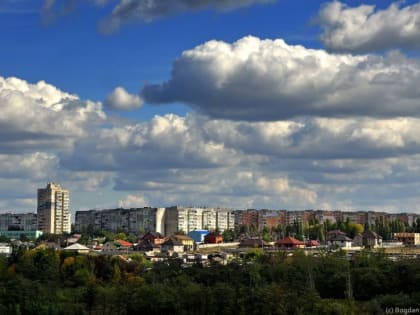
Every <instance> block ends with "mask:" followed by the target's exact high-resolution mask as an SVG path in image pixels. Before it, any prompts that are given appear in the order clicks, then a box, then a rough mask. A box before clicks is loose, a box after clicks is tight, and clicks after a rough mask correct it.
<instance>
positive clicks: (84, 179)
mask: <svg viewBox="0 0 420 315" xmlns="http://www.w3.org/2000/svg"><path fill="white" fill-rule="evenodd" d="M302 8H305V9H304V10H302ZM419 25H420V2H419V1H412V0H410V1H404V2H398V1H389V0H386V1H381V2H380V3H375V4H372V2H367V1H355V0H352V1H326V2H324V3H321V2H310V3H308V1H304V0H298V1H292V0H282V1H280V0H238V1H231V0H222V1H217V2H215V1H208V0H199V1H196V2H195V4H194V5H190V4H189V2H185V1H178V0H174V1H171V2H166V1H160V0H150V1H147V3H146V2H145V1H132V0H127V1H122V0H109V1H106V0H105V1H103V0H102V1H99V0H90V1H77V0H76V1H68V0H55V1H41V0H39V1H29V0H22V1H12V0H4V1H2V2H1V4H0V26H1V27H0V36H1V38H2V50H1V51H0V111H1V115H0V213H4V212H6V211H16V212H34V211H35V210H36V208H37V195H36V189H37V188H38V187H44V186H45V184H46V183H48V182H58V183H60V184H61V185H62V186H63V187H65V188H66V189H68V190H69V191H71V196H72V197H71V205H70V210H71V212H72V213H73V214H74V213H75V212H76V211H77V210H88V209H95V208H99V209H106V208H109V209H110V208H116V207H122V208H130V207H146V206H154V207H169V206H172V205H207V206H209V207H213V206H218V207H222V208H231V209H248V208H255V209H293V210H295V209H327V210H334V209H342V210H344V211H351V210H355V211H356V210H364V211H384V212H389V213H401V212H409V213H417V214H418V213H420V195H419V193H418V192H419V191H420V162H419V161H420V159H419V158H420V139H419V138H418V136H417V133H418V130H419V128H420V95H419V93H418V83H417V82H419V77H420V60H419V47H420V46H419V45H418V43H419V42H420V27H419Z"/></svg>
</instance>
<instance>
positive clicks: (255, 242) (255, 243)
mask: <svg viewBox="0 0 420 315" xmlns="http://www.w3.org/2000/svg"><path fill="white" fill-rule="evenodd" d="M239 247H241V248H258V247H260V248H262V247H271V244H270V243H268V242H266V241H264V240H263V239H259V238H248V239H244V240H241V242H240V243H239Z"/></svg>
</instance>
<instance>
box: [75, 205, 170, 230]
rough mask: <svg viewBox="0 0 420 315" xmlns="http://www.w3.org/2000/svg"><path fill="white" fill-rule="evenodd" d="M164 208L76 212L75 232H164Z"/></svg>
mask: <svg viewBox="0 0 420 315" xmlns="http://www.w3.org/2000/svg"><path fill="white" fill-rule="evenodd" d="M164 210H165V209H164V208H151V207H144V208H131V209H123V208H116V209H105V210H87V211H77V212H76V222H75V230H76V231H77V232H84V231H88V232H99V231H110V232H114V233H115V232H119V231H124V232H126V233H134V234H137V233H141V232H147V231H149V232H159V233H163V232H164V226H163V219H164Z"/></svg>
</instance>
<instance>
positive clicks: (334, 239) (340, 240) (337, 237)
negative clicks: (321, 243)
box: [327, 230, 352, 248]
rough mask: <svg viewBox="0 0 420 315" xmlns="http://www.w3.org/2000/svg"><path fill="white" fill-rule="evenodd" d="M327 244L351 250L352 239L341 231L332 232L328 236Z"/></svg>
mask: <svg viewBox="0 0 420 315" xmlns="http://www.w3.org/2000/svg"><path fill="white" fill-rule="evenodd" d="M327 244H328V246H330V247H341V248H351V246H352V239H351V238H350V237H348V236H347V235H346V233H344V232H342V231H340V230H334V231H330V232H328V234H327Z"/></svg>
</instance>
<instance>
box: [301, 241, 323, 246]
mask: <svg viewBox="0 0 420 315" xmlns="http://www.w3.org/2000/svg"><path fill="white" fill-rule="evenodd" d="M305 246H306V247H319V246H321V244H320V243H319V242H318V241H317V240H309V241H307V242H306V243H305Z"/></svg>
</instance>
